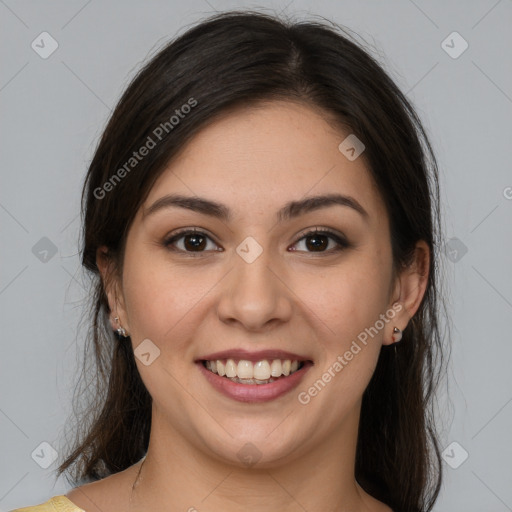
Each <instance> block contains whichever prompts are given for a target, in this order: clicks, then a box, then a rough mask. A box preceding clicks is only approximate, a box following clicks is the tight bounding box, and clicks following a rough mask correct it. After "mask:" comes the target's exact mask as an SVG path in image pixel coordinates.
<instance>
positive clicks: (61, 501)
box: [10, 495, 85, 512]
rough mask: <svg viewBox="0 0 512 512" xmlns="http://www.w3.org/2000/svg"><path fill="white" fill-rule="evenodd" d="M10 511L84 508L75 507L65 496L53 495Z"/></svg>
mask: <svg viewBox="0 0 512 512" xmlns="http://www.w3.org/2000/svg"><path fill="white" fill-rule="evenodd" d="M10 512H85V510H83V509H81V508H79V507H77V506H76V505H75V504H74V503H73V502H72V501H71V500H70V499H69V498H66V496H63V495H61V496H54V497H53V498H51V499H49V500H48V501H46V502H45V503H42V504H41V505H35V506H33V507H24V508H17V509H15V510H11V511H10Z"/></svg>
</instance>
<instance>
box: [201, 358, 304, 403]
mask: <svg viewBox="0 0 512 512" xmlns="http://www.w3.org/2000/svg"><path fill="white" fill-rule="evenodd" d="M195 363H196V365H197V367H198V368H199V370H200V371H201V373H202V374H203V376H204V377H205V378H206V380H207V381H208V382H209V383H210V384H211V386H212V387H213V388H214V389H215V390H216V391H218V392H220V393H221V394H223V395H224V396H227V397H229V398H231V399H234V400H237V401H240V402H266V401H269V400H274V399H276V398H279V397H281V396H283V395H285V394H286V393H288V392H290V391H291V390H292V389H294V388H295V387H296V386H298V384H299V382H300V381H301V380H302V378H303V377H304V375H305V374H306V372H307V371H308V370H309V368H311V367H312V366H313V364H314V363H313V361H312V360H310V359H306V358H303V357H301V356H298V355H296V354H291V353H288V352H283V351H262V352H258V353H249V352H245V351H240V350H238V351H230V352H229V354H228V353H227V352H222V353H221V352H219V353H217V354H211V355H208V356H206V357H204V358H201V359H197V360H196V361H195Z"/></svg>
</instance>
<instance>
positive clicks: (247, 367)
mask: <svg viewBox="0 0 512 512" xmlns="http://www.w3.org/2000/svg"><path fill="white" fill-rule="evenodd" d="M201 364H202V365H203V366H204V367H205V368H206V369H207V370H209V371H210V372H212V373H214V374H215V375H218V376H219V377H223V378H226V379H229V380H230V381H231V382H236V383H237V384H248V385H255V384H256V385H262V384H270V383H272V382H275V381H276V380H278V379H282V378H284V377H288V376H290V375H293V374H294V373H295V372H297V371H299V370H301V369H302V368H303V367H304V364H305V361H298V360H297V359H294V360H291V359H284V360H283V359H270V360H269V359H262V360H260V361H256V362H254V363H253V362H252V361H249V360H247V359H215V360H202V361H201Z"/></svg>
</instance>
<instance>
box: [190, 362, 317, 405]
mask: <svg viewBox="0 0 512 512" xmlns="http://www.w3.org/2000/svg"><path fill="white" fill-rule="evenodd" d="M196 364H197V365H198V366H199V370H200V371H201V372H202V373H203V375H204V376H205V377H206V379H207V380H208V382H209V383H210V384H211V385H212V386H213V387H214V388H215V389H216V390H217V391H219V392H220V393H222V394H223V395H225V396H227V397H229V398H232V399H233V400H238V401H239V402H268V401H270V400H275V399H276V398H279V397H280V396H283V395H285V394H286V393H289V392H290V391H291V390H292V389H294V388H295V387H297V386H298V385H299V382H300V381H301V380H302V378H303V377H304V375H305V374H306V372H307V371H308V370H309V369H310V368H311V366H313V363H312V362H311V361H305V362H304V365H303V367H302V368H301V369H300V370H297V371H296V372H294V373H292V374H291V375H289V376H288V377H280V378H279V379H277V380H275V381H274V382H269V383H268V384H239V383H237V382H233V381H232V380H230V379H227V378H226V377H221V376H220V375H217V374H216V373H213V372H211V371H210V370H208V369H207V368H205V367H204V366H203V363H202V362H200V361H199V362H198V363H196Z"/></svg>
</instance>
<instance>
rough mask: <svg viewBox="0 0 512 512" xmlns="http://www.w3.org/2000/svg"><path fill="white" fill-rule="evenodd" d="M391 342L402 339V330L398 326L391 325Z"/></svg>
mask: <svg viewBox="0 0 512 512" xmlns="http://www.w3.org/2000/svg"><path fill="white" fill-rule="evenodd" d="M391 339H392V340H393V343H398V342H399V341H400V340H401V339H402V331H401V329H399V328H398V327H393V336H392V337H391Z"/></svg>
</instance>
